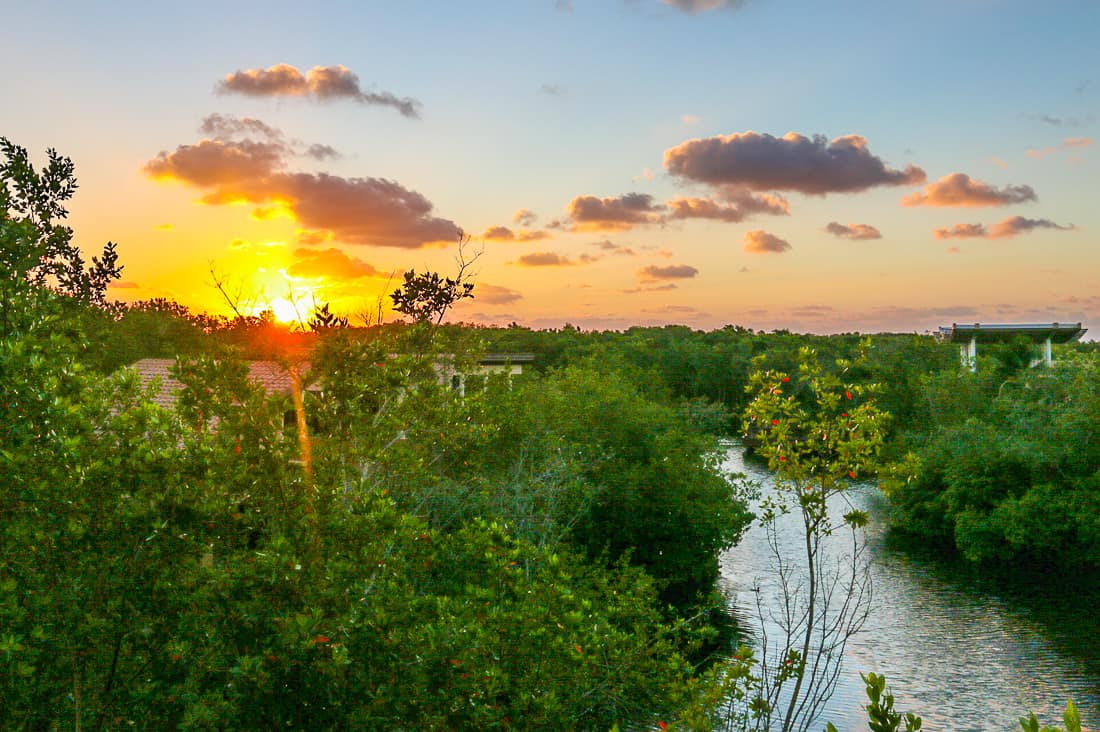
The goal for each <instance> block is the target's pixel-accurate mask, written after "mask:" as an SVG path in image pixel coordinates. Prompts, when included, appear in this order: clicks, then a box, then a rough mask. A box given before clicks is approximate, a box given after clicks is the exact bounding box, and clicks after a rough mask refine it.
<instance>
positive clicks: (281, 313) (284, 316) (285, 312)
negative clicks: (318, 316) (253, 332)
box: [268, 297, 308, 324]
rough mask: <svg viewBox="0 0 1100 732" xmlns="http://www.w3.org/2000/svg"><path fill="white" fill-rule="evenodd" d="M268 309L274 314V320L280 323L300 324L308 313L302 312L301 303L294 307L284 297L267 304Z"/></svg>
mask: <svg viewBox="0 0 1100 732" xmlns="http://www.w3.org/2000/svg"><path fill="white" fill-rule="evenodd" d="M268 307H270V308H271V311H272V312H273V313H275V320H277V321H279V322H280V323H288V324H296V323H301V321H302V320H304V319H305V318H306V317H307V316H308V313H307V312H305V311H304V310H303V308H302V306H301V303H298V305H297V306H295V304H294V303H293V302H292V301H291V300H289V299H288V298H285V297H280V298H278V299H276V300H272V301H271V302H270V303H268Z"/></svg>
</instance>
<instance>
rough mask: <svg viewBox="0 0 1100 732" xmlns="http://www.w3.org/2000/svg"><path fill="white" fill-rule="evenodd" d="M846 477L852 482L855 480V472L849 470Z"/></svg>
mask: <svg viewBox="0 0 1100 732" xmlns="http://www.w3.org/2000/svg"><path fill="white" fill-rule="evenodd" d="M848 477H849V478H851V479H852V480H855V479H856V471H854V470H849V471H848Z"/></svg>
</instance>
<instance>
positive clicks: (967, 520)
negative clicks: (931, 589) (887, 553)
mask: <svg viewBox="0 0 1100 732" xmlns="http://www.w3.org/2000/svg"><path fill="white" fill-rule="evenodd" d="M926 393H927V395H928V397H929V400H930V402H931V403H932V404H933V405H934V412H935V413H936V414H937V415H939V417H938V419H937V422H938V425H937V427H936V428H935V429H933V430H932V431H931V434H930V435H929V436H928V437H927V438H926V439H925V440H924V441H923V442H917V441H914V444H913V447H914V449H913V451H912V454H911V455H910V457H909V459H908V460H907V461H906V462H904V463H902V464H901V465H900V466H899V468H898V470H897V475H896V479H895V480H894V481H893V482H892V483H891V487H890V495H891V499H892V502H893V504H894V506H895V509H896V515H897V520H896V527H897V529H898V530H899V531H902V532H906V533H911V534H915V535H917V536H922V537H928V538H935V539H938V540H940V541H942V542H945V543H947V544H948V545H949V546H954V547H956V548H957V549H958V550H959V551H961V552H962V554H963V555H964V556H966V557H967V558H968V559H971V560H973V561H987V560H991V561H1006V562H1007V561H1025V562H1031V563H1038V564H1051V563H1054V564H1060V565H1063V566H1082V565H1090V566H1094V567H1095V566H1100V513H1098V509H1097V497H1098V496H1100V473H1098V472H1097V466H1098V465H1100V440H1098V439H1097V438H1098V436H1100V410H1098V409H1097V404H1098V401H1097V400H1098V398H1100V357H1098V356H1097V355H1096V354H1095V353H1092V354H1088V353H1082V354H1072V353H1068V354H1065V355H1064V356H1063V357H1061V358H1059V359H1058V360H1056V361H1055V363H1054V365H1053V366H1052V367H1050V368H1036V369H1030V370H1027V371H1024V372H1021V373H1020V374H1019V375H1017V376H1016V377H1014V378H1013V379H1011V380H1009V381H1001V380H999V378H997V377H996V375H995V374H992V373H990V372H986V374H984V375H983V374H982V373H979V374H976V375H971V374H951V375H941V376H939V377H937V378H929V379H928V380H927V384H926Z"/></svg>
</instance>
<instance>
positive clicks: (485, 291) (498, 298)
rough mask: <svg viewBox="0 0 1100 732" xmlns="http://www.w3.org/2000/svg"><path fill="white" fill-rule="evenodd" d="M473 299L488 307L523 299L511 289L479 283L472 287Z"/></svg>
mask: <svg viewBox="0 0 1100 732" xmlns="http://www.w3.org/2000/svg"><path fill="white" fill-rule="evenodd" d="M474 298H475V299H477V300H480V301H481V302H484V303H488V304H490V305H504V304H506V303H510V302H515V301H517V300H522V299H523V294H522V293H520V292H519V291H518V290H513V289H512V288H511V287H502V286H500V285H490V284H488V283H486V282H479V283H477V284H476V285H474Z"/></svg>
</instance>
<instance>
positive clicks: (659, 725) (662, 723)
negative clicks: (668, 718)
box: [657, 722, 668, 729]
mask: <svg viewBox="0 0 1100 732" xmlns="http://www.w3.org/2000/svg"><path fill="white" fill-rule="evenodd" d="M657 726H658V727H660V728H661V729H668V725H667V724H665V723H664V722H658V723H657Z"/></svg>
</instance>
